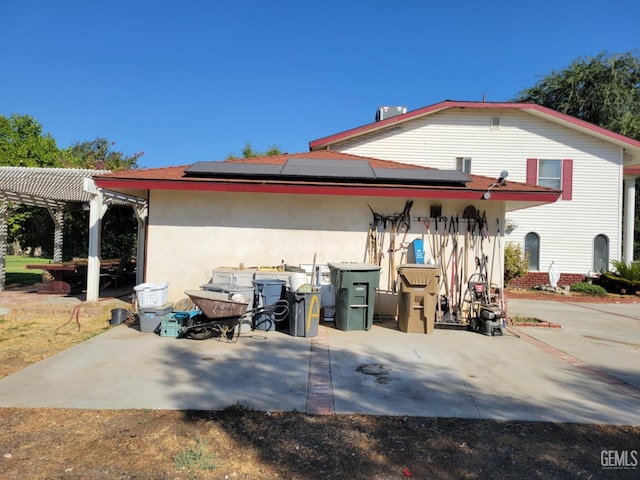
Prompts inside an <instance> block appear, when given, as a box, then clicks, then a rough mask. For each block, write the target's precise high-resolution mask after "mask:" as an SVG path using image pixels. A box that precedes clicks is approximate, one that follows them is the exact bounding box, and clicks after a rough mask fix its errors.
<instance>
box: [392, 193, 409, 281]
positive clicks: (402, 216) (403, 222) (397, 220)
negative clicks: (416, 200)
mask: <svg viewBox="0 0 640 480" xmlns="http://www.w3.org/2000/svg"><path fill="white" fill-rule="evenodd" d="M412 206H413V200H408V201H407V202H406V203H405V205H404V209H403V210H402V212H401V213H399V214H397V215H393V216H391V217H390V218H389V221H390V222H391V241H390V246H389V275H390V277H391V278H390V282H389V284H390V285H391V287H392V289H393V291H394V292H395V291H396V289H397V285H396V283H397V280H398V272H396V252H397V251H398V250H400V249H401V248H402V247H400V248H396V235H397V234H398V231H399V229H402V228H403V227H404V230H405V233H404V238H405V239H406V237H407V232H408V231H409V228H410V227H411V207H412ZM402 243H404V239H403V242H402Z"/></svg>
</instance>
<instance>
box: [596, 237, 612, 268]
mask: <svg viewBox="0 0 640 480" xmlns="http://www.w3.org/2000/svg"><path fill="white" fill-rule="evenodd" d="M607 270H609V239H608V238H607V236H606V235H602V234H600V235H596V238H594V239H593V271H594V272H597V273H604V272H606V271H607Z"/></svg>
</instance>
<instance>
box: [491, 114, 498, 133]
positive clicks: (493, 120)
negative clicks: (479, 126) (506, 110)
mask: <svg viewBox="0 0 640 480" xmlns="http://www.w3.org/2000/svg"><path fill="white" fill-rule="evenodd" d="M491 130H500V117H497V116H496V117H491Z"/></svg>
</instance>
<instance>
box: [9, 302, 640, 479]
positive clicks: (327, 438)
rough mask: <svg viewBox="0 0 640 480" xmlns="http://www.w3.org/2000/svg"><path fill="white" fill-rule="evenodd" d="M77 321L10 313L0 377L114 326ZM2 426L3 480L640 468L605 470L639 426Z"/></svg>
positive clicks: (358, 420) (462, 474) (160, 422)
mask: <svg viewBox="0 0 640 480" xmlns="http://www.w3.org/2000/svg"><path fill="white" fill-rule="evenodd" d="M69 320H71V321H69ZM79 326H80V328H79V329H78V323H77V322H76V321H75V319H73V318H71V319H70V317H69V315H58V316H54V317H51V318H47V317H46V316H42V315H40V316H34V317H29V316H28V315H21V317H20V318H19V319H11V318H9V317H5V318H2V319H1V320H0V339H1V340H0V367H1V370H0V376H6V375H9V374H11V373H13V372H15V371H17V370H19V369H21V368H24V367H25V366H26V365H29V364H31V363H34V362H36V361H39V360H41V359H43V358H46V357H48V356H50V355H53V354H55V353H57V352H59V351H61V350H63V349H65V348H68V347H69V346H71V345H73V344H75V343H78V342H81V341H84V340H85V339H87V338H89V337H91V336H93V335H96V334H99V333H100V332H102V331H104V330H105V329H108V328H110V326H109V321H108V316H106V315H104V313H103V314H97V315H94V316H87V315H82V316H80V323H79ZM132 394H135V392H132ZM43 395H46V392H43ZM0 431H1V432H2V435H0V477H1V478H7V479H21V480H22V479H99V480H100V479H105V480H106V479H140V480H142V479H275V478H283V479H323V480H324V479H367V480H369V479H395V478H397V479H400V478H409V477H411V478H416V479H427V478H428V479H487V478H495V479H519V478H522V479H525V478H526V479H531V478H540V479H554V478H556V479H571V478H576V479H588V478H592V479H596V478H598V479H600V478H629V479H631V478H634V479H635V478H637V477H638V470H639V467H638V466H635V467H633V468H626V469H624V468H615V469H606V468H603V465H602V461H603V460H602V459H603V457H602V455H603V453H602V452H611V451H613V452H630V451H632V450H635V451H637V450H640V428H638V427H624V426H622V427H621V426H608V425H600V426H598V425H578V424H550V423H529V422H496V421H486V420H469V419H456V418H421V417H393V416H367V415H326V416H312V415H306V414H304V413H300V412H260V411H253V410H250V409H247V408H244V407H242V406H240V405H234V406H230V407H228V408H227V409H225V410H222V411H214V412H210V411H157V410H72V409H46V408H42V409H22V408H0ZM604 458H605V463H606V461H607V458H608V457H606V454H605V457H604ZM629 460H631V458H630V459H629Z"/></svg>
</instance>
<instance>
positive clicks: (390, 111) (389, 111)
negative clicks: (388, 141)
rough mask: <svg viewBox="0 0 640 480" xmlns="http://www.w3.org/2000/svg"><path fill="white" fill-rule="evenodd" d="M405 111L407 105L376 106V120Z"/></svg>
mask: <svg viewBox="0 0 640 480" xmlns="http://www.w3.org/2000/svg"><path fill="white" fill-rule="evenodd" d="M403 113H407V107H378V111H377V112H376V122H379V121H380V120H386V119H387V118H391V117H396V116H398V115H402V114H403Z"/></svg>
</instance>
